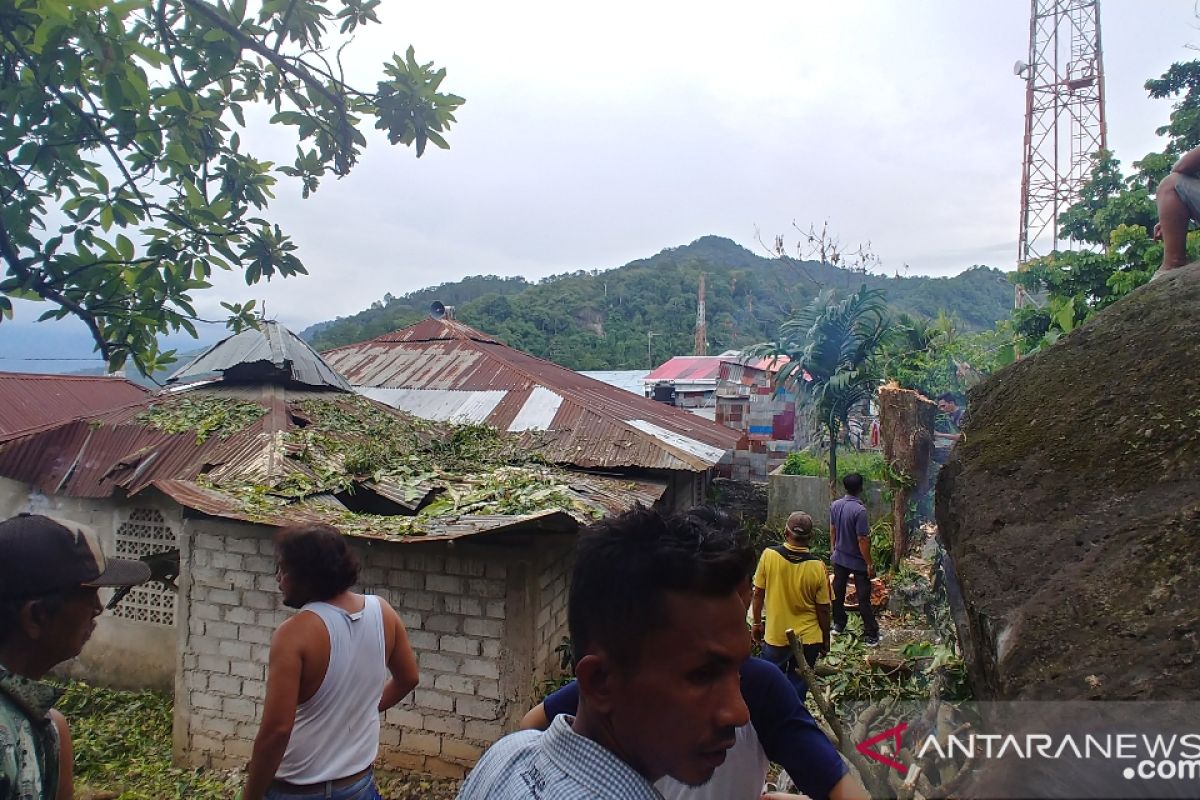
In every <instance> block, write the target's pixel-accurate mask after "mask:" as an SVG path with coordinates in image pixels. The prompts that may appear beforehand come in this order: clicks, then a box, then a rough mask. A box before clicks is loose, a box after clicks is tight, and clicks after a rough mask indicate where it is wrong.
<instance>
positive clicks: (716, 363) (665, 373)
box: [642, 356, 726, 383]
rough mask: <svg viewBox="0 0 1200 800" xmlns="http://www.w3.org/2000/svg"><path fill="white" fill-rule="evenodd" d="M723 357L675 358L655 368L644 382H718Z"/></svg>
mask: <svg viewBox="0 0 1200 800" xmlns="http://www.w3.org/2000/svg"><path fill="white" fill-rule="evenodd" d="M725 360H726V359H724V358H721V356H675V357H674V358H671V359H670V360H668V361H667V362H665V363H663V364H659V365H658V366H657V367H655V369H654V371H653V372H651V373H650V374H649V375H647V376H646V377H645V378H643V379H642V380H643V381H645V382H646V383H653V382H655V381H714V382H715V381H716V380H717V373H718V372H720V370H721V362H722V361H725Z"/></svg>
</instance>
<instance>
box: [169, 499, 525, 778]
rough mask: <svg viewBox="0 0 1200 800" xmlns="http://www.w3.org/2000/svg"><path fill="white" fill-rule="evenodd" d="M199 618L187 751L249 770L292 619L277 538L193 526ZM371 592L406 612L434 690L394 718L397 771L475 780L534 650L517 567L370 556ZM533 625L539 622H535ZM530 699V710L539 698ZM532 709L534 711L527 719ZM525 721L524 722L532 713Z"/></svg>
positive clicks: (383, 756) (385, 546)
mask: <svg viewBox="0 0 1200 800" xmlns="http://www.w3.org/2000/svg"><path fill="white" fill-rule="evenodd" d="M183 538H185V539H186V540H187V545H188V550H189V552H188V553H187V554H185V561H184V562H183V563H184V564H187V565H189V567H190V570H189V571H188V574H187V577H186V580H185V583H186V584H187V590H186V595H187V596H186V599H184V598H181V613H182V614H184V615H185V617H186V620H187V626H186V634H184V636H183V641H182V643H181V646H180V669H179V674H178V678H177V689H176V708H175V754H176V759H177V761H180V762H182V763H187V764H190V765H208V766H219V767H230V766H240V765H243V764H245V763H246V760H247V759H248V758H249V754H250V747H251V744H252V742H253V738H254V735H255V734H256V733H257V731H258V723H259V720H260V719H261V717H262V702H263V697H264V694H265V688H266V683H265V679H266V666H267V662H268V657H269V645H270V639H271V635H272V633H273V632H274V630H275V628H277V627H278V626H279V624H280V623H281V622H283V620H285V619H286V618H287V617H288V616H289V614H290V613H292V612H291V611H289V610H287V609H284V608H283V607H282V604H281V602H280V597H279V593H278V589H277V586H276V582H275V577H274V573H275V563H274V548H273V545H272V541H271V530H270V529H268V528H265V527H262V526H255V525H248V524H238V523H232V522H225V521H189V523H188V525H187V528H186V536H185V537H183ZM358 549H359V553H360V556H361V558H362V563H363V571H362V573H361V576H360V586H359V588H360V589H361V590H362V591H366V592H371V593H375V594H379V595H380V596H382V597H384V598H385V599H386V600H387V601H388V602H389V603H390V604H391V605H392V606H393V607H394V608H395V609H396V610H397V611H398V612H399V613H400V616H401V618H402V619H403V620H404V623H405V627H406V628H407V629H408V636H409V642H410V643H411V645H412V648H413V651H414V653H415V654H416V656H417V661H418V665H419V667H420V674H421V683H420V685H419V686H418V687H417V689H416V690H415V691H414V692H413V693H412V694H411V695H410V696H409V697H408V698H406V699H405V700H404V701H403V702H402V703H400V704H399V705H398V706H396V707H395V708H393V709H391V710H389V711H388V712H387V713H386V714H385V716H384V720H383V722H384V724H383V729H382V730H381V733H380V762H381V764H382V766H383V767H385V768H391V769H396V770H412V771H419V772H427V773H430V774H434V775H444V776H451V777H461V776H462V775H463V774H465V772H466V770H467V768H469V767H470V766H471V765H473V764H474V763H475V761H476V760H477V759H478V757H479V755H480V754H481V753H482V752H483V750H485V749H486V748H487V747H488V746H489V745H491V744H492V743H493V742H494V741H495V740H496V739H498V738H500V736H502V735H503V734H504V733H507V732H508V730H509V729H511V727H512V725H511V719H512V717H513V716H514V714H516V706H513V704H512V703H510V702H506V699H505V698H509V697H512V696H513V691H512V690H513V686H514V681H515V680H516V678H515V676H514V675H513V673H514V672H515V670H516V667H515V666H514V665H519V664H521V663H522V661H523V663H524V664H525V665H526V667H525V670H526V672H525V674H524V675H523V676H522V680H528V669H529V667H528V664H529V655H530V654H529V651H528V648H527V647H526V648H522V647H521V646H520V644H519V643H517V644H515V651H513V650H511V649H509V648H508V647H507V645H506V644H502V643H503V642H505V638H506V631H507V626H508V624H509V622H510V620H509V619H508V611H509V603H510V597H511V595H512V586H511V583H512V580H513V579H514V577H518V578H519V576H515V575H513V574H512V572H513V571H512V569H511V565H510V563H508V562H506V561H505V559H504V558H495V557H491V558H488V557H485V556H484V555H483V554H478V553H473V552H472V551H471V550H470V548H468V547H460V548H456V549H454V550H451V549H448V548H446V547H445V545H437V544H429V545H425V544H390V543H380V542H371V543H367V542H366V541H363V542H361V543H360V544H359V545H358ZM526 624H527V623H526ZM521 694H522V693H518V694H517V696H516V697H515V698H514V699H515V700H516V701H517V705H522V704H527V701H528V698H527V697H523V696H521ZM525 708H527V705H525V707H524V708H521V709H520V710H521V712H522V713H523V711H524V710H525ZM518 716H519V715H518Z"/></svg>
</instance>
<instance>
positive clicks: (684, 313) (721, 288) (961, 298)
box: [303, 236, 1013, 369]
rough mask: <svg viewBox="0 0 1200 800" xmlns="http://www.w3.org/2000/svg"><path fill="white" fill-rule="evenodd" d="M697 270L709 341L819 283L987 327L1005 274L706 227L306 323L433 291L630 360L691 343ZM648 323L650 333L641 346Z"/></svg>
mask: <svg viewBox="0 0 1200 800" xmlns="http://www.w3.org/2000/svg"><path fill="white" fill-rule="evenodd" d="M700 273H704V275H705V284H706V286H707V291H706V304H707V310H708V343H709V352H710V353H719V352H721V351H723V350H727V349H729V348H733V347H743V346H745V345H748V344H753V343H756V342H762V341H766V340H768V339H771V338H773V337H774V335H775V332H776V330H777V328H778V326H779V323H780V322H781V321H783V320H784V319H785V318H786V317H787V316H789V315H790V314H791V313H792V311H793V310H795V309H797V308H799V307H800V306H802V305H803V304H804V303H805V301H807V300H808V299H810V298H811V297H812V296H813V295H815V294H816V293H817V292H818V291H820V289H821V288H822V287H826V286H834V287H839V288H842V289H848V290H853V289H857V288H858V287H859V286H860V285H861V284H863V283H866V284H867V285H869V286H871V287H878V288H881V289H883V290H884V291H886V292H887V297H888V302H889V304H890V305H891V306H892V307H893V308H894V309H896V310H897V311H907V312H909V313H915V314H920V315H923V316H927V317H932V316H935V315H936V314H937V313H938V312H939V311H942V310H945V311H946V312H947V313H948V314H950V315H951V316H953V317H955V318H956V319H957V320H958V322H959V326H960V329H962V330H978V329H983V328H991V327H992V325H993V324H994V323H995V322H996V321H997V320H1000V319H1004V318H1006V317H1007V316H1008V315H1009V311H1010V309H1011V306H1012V291H1013V290H1012V285H1011V284H1010V283H1009V282H1008V280H1007V279H1006V278H1005V277H1004V275H1003V273H1001V272H1000V271H999V270H994V269H989V268H987V267H973V268H971V269H969V270H967V271H965V272H963V273H962V274H960V275H957V276H955V277H953V278H928V277H903V278H901V277H896V278H889V277H886V276H883V275H869V274H862V273H857V272H851V271H849V270H844V269H839V268H837V267H832V266H829V265H826V264H818V263H816V262H812V261H804V262H800V261H794V260H781V259H773V258H765V257H762V256H758V255H755V254H754V253H752V252H750V251H749V250H747V249H745V248H744V247H741V246H739V245H738V244H736V243H734V242H732V241H730V240H728V239H722V238H719V237H715V236H706V237H704V238H702V239H699V240H697V241H695V242H693V243H692V244H690V245H686V246H683V247H676V248H671V249H668V250H664V251H663V252H661V253H659V254H658V255H656V256H653V257H651V258H647V259H642V260H639V261H632V262H630V263H629V264H626V265H625V266H623V267H619V268H617V269H611V270H605V271H603V272H601V271H593V272H582V271H581V272H573V273H567V274H562V275H555V276H552V277H549V278H545V279H543V280H541V281H539V282H538V283H529V282H527V281H525V280H524V279H522V278H499V277H496V276H477V277H470V278H466V279H465V280H463V281H459V282H456V283H447V284H442V285H441V286H437V287H433V288H429V289H422V290H420V291H417V292H412V293H411V294H408V295H405V296H403V297H392V296H391V295H387V296H385V297H384V298H383V299H382V300H380V301H377V302H376V303H375V304H374V305H373V306H372V307H371V308H369V309H367V310H365V311H362V312H360V313H358V314H355V315H353V316H351V317H344V318H341V319H338V320H335V321H332V322H324V323H319V324H317V325H314V326H312V327H310V328H308V329H307V330H305V331H304V332H303V336H304V337H305V338H306V339H308V340H309V341H311V342H312V343H313V345H314V346H315V347H317V349H319V350H324V349H328V348H330V347H336V346H338V345H343V344H350V343H352V342H358V341H362V340H364V339H370V338H372V337H375V336H379V335H380V334H383V333H386V332H388V331H391V330H395V329H397V328H402V327H405V326H407V325H411V324H412V323H414V322H417V321H418V320H420V319H421V318H422V317H424V316H426V315H427V314H428V313H429V304H430V302H432V301H433V300H440V301H441V302H443V303H445V304H447V305H453V306H455V316H456V318H457V319H459V320H461V321H462V322H465V323H466V324H468V325H471V326H473V327H476V328H479V329H480V330H483V331H486V332H487V333H490V334H493V335H495V336H497V337H499V338H500V339H502V340H504V341H505V342H507V343H508V344H510V345H512V346H513V347H516V348H519V349H521V350H525V351H527V352H530V353H533V354H535V355H538V356H541V357H542V358H547V359H549V360H551V361H555V362H557V363H559V364H562V365H564V366H567V367H570V368H572V369H638V368H642V367H646V366H647V364H648V363H650V362H654V363H656V364H657V363H660V362H662V361H664V360H665V359H666V358H667V357H668V356H670V355H677V354H683V353H691V352H692V342H693V329H694V325H695V321H696V290H697V285H698V283H699V276H700ZM647 333H654V334H656V335H655V336H653V337H651V338H650V340H649V343H650V351H651V352H650V354H649V355H648V354H647Z"/></svg>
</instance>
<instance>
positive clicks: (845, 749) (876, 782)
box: [787, 628, 890, 797]
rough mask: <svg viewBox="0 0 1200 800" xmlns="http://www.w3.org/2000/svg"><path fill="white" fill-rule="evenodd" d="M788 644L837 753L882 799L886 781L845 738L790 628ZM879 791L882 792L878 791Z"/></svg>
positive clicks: (843, 729) (875, 794) (869, 788)
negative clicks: (832, 737) (833, 738)
mask: <svg viewBox="0 0 1200 800" xmlns="http://www.w3.org/2000/svg"><path fill="white" fill-rule="evenodd" d="M787 639H788V644H789V645H790V646H791V648H792V661H794V662H795V663H796V671H797V672H798V673H800V677H801V678H803V679H804V682H805V683H806V684H807V685H808V693H809V695H810V696H811V697H812V698H813V700H815V701H816V703H817V709H818V710H820V712H821V716H822V717H824V718H825V722H826V724H827V725H829V729H830V730H832V731H833V735H834V737H836V739H837V745H838V750H840V751H841V752H842V754H843V755H845V756H846V758H847V759H848V760H849V761H850V763H851V764H853V765H854V768H855V769H857V770H858V774H859V775H860V776H861V777H862V780H863V783H864V784H866V785H867V786H866V789H867V791H868V792H869V793H870V794H871V796H872V797H881V796H883V795H885V794H890V793H889V792H887V788H888V785H887V779H886V777H884V776H883V775H882V774H881V772H880V771H879V770H877V769H875V766H874V765H873V764H870V763H868V762H867V760H866V759H865V758H863V757H862V755H861V754H860V753H859V752H858V749H857V748H856V747H855V746H854V744H853V743H851V742H850V741H849V740H848V739H847V738H846V730H845V728H844V727H843V726H842V722H841V720H840V719H838V716H837V714H836V713H834V709H833V706H831V705H830V703H829V699H828V698H827V697H826V696H825V691H824V689H822V688H821V685H820V684H819V683H818V682H817V676H816V674H815V673H814V672H813V671H812V669H811V668H810V667H809V666H808V661H807V660H805V658H804V648H803V647H801V646H800V640H799V639H798V638H797V637H796V632H795V631H794V630H792V629H791V628H788V629H787ZM881 790H882V791H881Z"/></svg>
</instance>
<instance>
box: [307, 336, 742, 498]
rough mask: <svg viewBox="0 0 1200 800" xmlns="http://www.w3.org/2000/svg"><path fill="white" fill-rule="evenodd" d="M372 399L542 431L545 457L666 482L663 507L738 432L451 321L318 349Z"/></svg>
mask: <svg viewBox="0 0 1200 800" xmlns="http://www.w3.org/2000/svg"><path fill="white" fill-rule="evenodd" d="M323 355H324V357H325V359H326V360H327V361H328V362H329V364H330V365H331V366H332V367H333V368H334V369H336V370H338V371H339V372H340V373H341V374H342V375H345V376H346V379H347V380H348V381H349V382H350V383H351V384H352V385H353V386H354V388H355V390H356V391H358V392H360V393H361V394H363V395H365V396H366V397H370V398H372V399H375V400H379V401H381V402H383V403H386V404H388V405H389V406H392V407H393V408H397V409H400V410H403V411H407V412H409V413H411V414H415V415H417V416H419V417H423V418H425V419H430V420H455V421H470V422H486V423H488V424H490V425H493V426H495V427H496V428H498V429H500V430H503V431H510V432H528V431H538V432H540V441H541V443H542V447H543V452H544V453H545V454H546V457H547V458H549V459H550V460H551V461H553V462H554V463H557V464H561V465H567V466H571V467H575V468H579V469H587V470H603V471H606V472H609V473H614V474H618V475H624V476H629V477H633V478H639V479H640V478H649V479H651V480H656V481H666V482H667V484H668V487H667V491H666V493H665V495H664V497H663V499H662V501H661V505H662V506H663V507H665V508H668V509H678V508H688V507H691V506H693V505H695V504H697V503H700V502H703V500H704V497H705V493H706V490H707V487H708V482H709V480H710V479H711V477H712V475H713V474H714V471H715V469H716V468H717V466H718V465H719V464H721V463H723V462H726V463H727V462H728V459H729V453H730V451H731V450H732V449H733V448H734V447H735V446H736V445H737V442H738V439H739V438H740V437H739V434H737V433H735V432H733V431H730V430H729V429H728V428H726V427H724V426H722V425H717V424H716V423H715V422H711V421H709V420H706V419H702V418H700V417H697V416H695V415H692V414H688V413H687V412H685V411H682V410H680V409H678V408H673V407H671V406H667V405H664V404H662V403H655V402H654V401H652V400H648V399H646V398H644V397H638V396H637V395H634V394H632V393H630V392H626V391H624V390H622V389H618V388H616V387H613V386H610V385H608V384H606V383H603V382H601V381H597V380H593V379H591V378H588V377H586V376H584V375H580V374H579V373H577V372H573V371H572V370H569V369H566V368H565V367H560V366H558V365H557V364H553V363H551V362H549V361H544V360H542V359H540V358H537V357H535V356H531V355H529V354H528V353H523V352H521V351H520V350H516V349H514V348H511V347H508V346H507V345H505V344H503V343H502V342H500V341H499V340H497V339H495V338H494V337H491V336H489V335H487V334H486V333H482V332H480V331H477V330H475V329H474V328H471V327H469V326H467V325H464V324H462V323H461V322H458V321H456V320H453V319H447V318H442V319H426V320H423V321H421V322H419V323H417V324H415V325H412V326H410V327H408V328H404V329H402V330H398V331H394V332H392V333H388V334H384V335H383V336H379V337H376V338H374V339H371V340H369V341H366V342H360V343H358V344H352V345H346V346H344V347H338V348H334V349H332V350H329V351H327V352H325V353H324V354H323Z"/></svg>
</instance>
